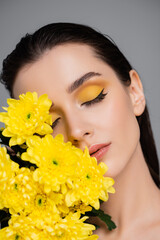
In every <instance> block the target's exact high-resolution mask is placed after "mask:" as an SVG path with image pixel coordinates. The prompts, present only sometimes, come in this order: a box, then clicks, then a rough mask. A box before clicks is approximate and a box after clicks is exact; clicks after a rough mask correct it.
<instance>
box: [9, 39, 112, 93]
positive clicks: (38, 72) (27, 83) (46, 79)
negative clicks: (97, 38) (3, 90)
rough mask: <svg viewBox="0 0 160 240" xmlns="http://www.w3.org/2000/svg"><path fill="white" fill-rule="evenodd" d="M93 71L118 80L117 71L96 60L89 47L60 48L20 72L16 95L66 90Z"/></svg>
mask: <svg viewBox="0 0 160 240" xmlns="http://www.w3.org/2000/svg"><path fill="white" fill-rule="evenodd" d="M90 71H93V72H100V73H101V74H102V75H108V77H111V75H113V76H112V77H116V76H115V73H114V71H113V70H112V69H111V68H110V67H109V66H108V65H107V64H106V63H104V62H103V61H102V60H101V59H100V58H98V57H97V56H96V54H95V52H94V50H93V49H92V48H91V47H90V46H88V45H84V44H77V43H72V44H64V45H60V46H57V47H54V48H52V49H51V50H48V51H46V52H45V53H44V54H43V56H42V57H41V58H40V59H39V60H37V61H36V62H34V63H31V64H28V65H26V66H24V67H23V68H22V69H21V70H20V71H19V73H18V75H17V77H16V79H15V83H14V86H13V94H14V96H15V97H16V98H17V97H18V96H19V94H21V93H25V92H27V91H37V92H38V93H39V94H43V93H48V94H49V95H50V91H53V88H56V89H57V90H60V91H61V90H63V89H66V88H67V87H68V85H69V84H71V83H72V82H73V81H75V80H76V79H77V78H79V77H80V76H82V75H83V74H86V73H87V72H90ZM48 86H50V89H49V88H48Z"/></svg>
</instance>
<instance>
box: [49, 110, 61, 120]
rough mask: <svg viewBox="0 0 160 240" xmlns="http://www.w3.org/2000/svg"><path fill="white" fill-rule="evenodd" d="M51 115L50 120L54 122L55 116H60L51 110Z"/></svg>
mask: <svg viewBox="0 0 160 240" xmlns="http://www.w3.org/2000/svg"><path fill="white" fill-rule="evenodd" d="M51 115H52V122H54V121H55V120H56V119H57V118H59V117H60V116H59V115H58V114H57V113H56V112H52V113H51Z"/></svg>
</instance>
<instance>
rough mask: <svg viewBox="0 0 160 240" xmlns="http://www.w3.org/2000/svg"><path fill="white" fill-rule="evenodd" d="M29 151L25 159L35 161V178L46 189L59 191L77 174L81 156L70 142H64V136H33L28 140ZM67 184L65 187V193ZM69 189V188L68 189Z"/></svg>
mask: <svg viewBox="0 0 160 240" xmlns="http://www.w3.org/2000/svg"><path fill="white" fill-rule="evenodd" d="M27 146H28V149H27V153H23V154H22V156H21V157H22V159H23V160H28V161H31V162H32V163H35V164H36V165H37V166H38V168H37V169H36V170H35V171H34V179H35V180H36V181H39V182H40V183H43V184H45V191H46V192H49V191H51V190H53V191H59V190H60V188H61V185H63V184H65V183H67V182H68V181H69V179H71V178H72V177H73V176H74V175H75V169H76V168H77V164H78V159H79V156H78V155H77V151H78V150H77V149H76V148H75V147H73V146H72V145H71V143H70V142H68V143H64V141H63V136H62V135H60V134H59V135H57V136H56V137H55V138H53V136H52V135H49V134H48V135H46V136H45V137H44V138H40V137H38V136H33V137H31V138H30V139H28V140H27ZM64 189H65V186H64V188H63V193H64V191H65V190H64ZM66 191H67V189H66Z"/></svg>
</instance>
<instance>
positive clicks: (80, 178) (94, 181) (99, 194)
mask: <svg viewBox="0 0 160 240" xmlns="http://www.w3.org/2000/svg"><path fill="white" fill-rule="evenodd" d="M106 171H107V166H106V165H105V164H104V163H102V162H101V163H100V164H99V165H97V160H96V158H92V157H90V155H89V152H88V149H87V148H86V149H85V151H84V153H83V155H82V156H81V158H80V164H79V166H78V168H77V171H76V172H77V176H75V178H74V179H73V181H72V186H73V187H72V189H70V190H68V192H67V194H66V204H67V206H72V205H73V204H75V202H82V203H84V204H85V205H91V206H93V207H94V208H95V209H99V207H100V203H99V199H101V200H103V201H107V200H108V192H110V193H114V192H115V190H114V188H113V187H112V185H113V184H114V180H113V179H112V178H106V177H104V176H103V175H104V173H105V172H106Z"/></svg>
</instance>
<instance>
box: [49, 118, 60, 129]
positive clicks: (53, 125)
mask: <svg viewBox="0 0 160 240" xmlns="http://www.w3.org/2000/svg"><path fill="white" fill-rule="evenodd" d="M59 119H60V117H59V118H57V119H56V120H55V121H54V122H53V123H52V126H51V127H52V129H53V128H55V127H56V125H57V123H58V121H59Z"/></svg>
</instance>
